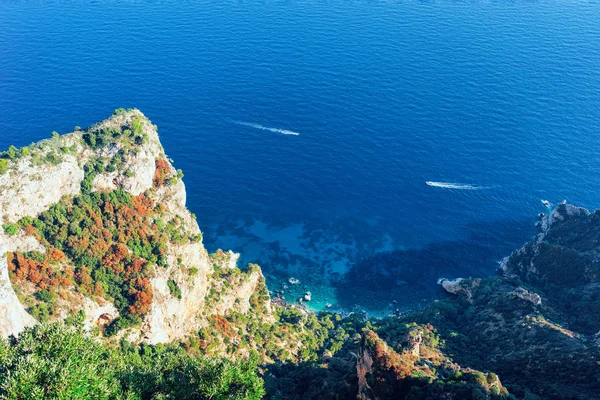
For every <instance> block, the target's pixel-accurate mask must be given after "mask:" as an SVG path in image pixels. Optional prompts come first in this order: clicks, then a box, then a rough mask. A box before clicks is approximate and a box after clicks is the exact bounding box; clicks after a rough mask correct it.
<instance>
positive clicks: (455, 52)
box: [0, 0, 600, 308]
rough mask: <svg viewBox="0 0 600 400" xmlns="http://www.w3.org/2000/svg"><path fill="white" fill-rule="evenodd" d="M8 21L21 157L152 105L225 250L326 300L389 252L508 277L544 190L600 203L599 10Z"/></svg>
mask: <svg viewBox="0 0 600 400" xmlns="http://www.w3.org/2000/svg"><path fill="white" fill-rule="evenodd" d="M0 28H1V29H0V94H1V95H0V145H1V146H0V147H3V148H5V147H7V146H8V145H10V144H15V145H17V146H21V145H26V144H28V143H30V142H33V141H37V140H40V139H42V138H45V137H48V136H49V135H50V132H51V131H53V130H57V131H59V132H69V131H71V130H72V128H73V127H74V126H75V125H80V126H87V125H90V124H92V123H94V122H96V121H98V120H101V119H104V118H106V117H107V116H109V115H110V114H111V112H112V110H114V109H115V108H118V107H137V108H139V109H140V110H142V111H143V112H144V113H145V114H146V115H147V116H148V117H149V118H150V119H152V121H153V122H154V123H156V124H157V125H158V126H159V133H160V135H161V139H162V141H163V144H164V147H165V149H166V151H167V153H168V154H169V156H170V157H172V158H173V159H174V160H175V165H176V167H177V168H181V169H183V170H184V172H185V178H184V180H185V182H186V184H187V189H188V206H189V208H190V209H191V210H192V211H193V212H194V213H196V214H197V216H198V221H199V223H200V225H201V228H202V229H203V230H204V233H205V244H206V245H207V247H208V248H209V249H210V250H214V249H216V248H218V247H223V248H232V249H233V250H234V251H239V252H241V253H242V254H243V261H244V262H251V261H252V262H256V261H258V262H260V263H261V265H262V267H263V269H264V270H265V273H266V274H267V277H268V280H269V283H270V286H271V287H272V288H274V290H275V289H277V290H279V285H281V284H283V283H285V281H287V279H288V278H289V277H290V276H295V277H296V278H299V279H300V280H301V282H302V283H301V285H298V287H297V288H296V287H295V286H294V287H292V294H289V295H288V297H289V296H298V295H299V294H300V295H301V294H302V293H304V291H306V290H310V291H312V292H313V296H314V297H315V299H314V300H313V303H312V304H314V305H313V307H315V308H319V307H323V306H324V304H325V303H333V304H334V305H335V304H338V303H340V302H341V300H340V294H341V292H348V291H354V292H355V294H354V298H355V299H356V302H357V303H359V304H360V302H361V296H360V290H361V288H360V282H350V283H348V282H347V283H346V286H342V289H340V286H338V287H337V288H336V287H335V281H336V280H339V279H340V276H341V275H343V274H344V273H345V272H346V271H348V269H349V268H353V267H354V268H357V266H358V265H359V261H361V260H362V261H364V260H369V259H370V258H372V257H374V255H376V254H380V253H387V252H390V251H400V252H402V251H405V250H410V249H416V250H419V249H420V250H422V249H435V250H431V251H434V252H438V253H439V252H447V250H449V249H450V250H452V249H454V250H456V249H457V248H460V249H462V248H463V247H460V246H458V245H454V243H456V244H459V243H460V244H461V245H464V244H465V243H466V247H465V248H464V250H461V251H455V252H452V251H450V252H449V254H452V255H451V256H449V257H451V258H452V261H454V262H456V264H457V265H458V270H453V271H449V272H451V273H454V274H456V275H460V274H461V273H464V274H473V273H476V272H479V274H481V275H486V274H492V273H494V267H493V265H491V264H490V262H488V261H490V260H492V259H494V260H495V259H496V258H499V257H500V254H504V255H507V254H509V252H510V249H511V248H513V247H514V246H515V245H516V244H517V243H521V242H523V241H525V240H526V239H527V238H528V237H530V236H531V235H532V234H533V233H534V228H533V224H534V222H535V218H536V215H537V214H538V213H539V212H540V211H543V210H544V209H543V207H542V205H541V203H540V201H541V200H542V199H548V200H550V201H551V202H553V203H556V202H558V201H561V200H563V199H567V200H568V201H570V202H573V203H575V204H578V205H583V206H587V207H592V208H593V207H595V206H598V205H600V191H599V190H598V180H599V177H600V157H599V156H598V155H599V154H600V136H599V133H598V128H599V127H600V68H599V66H600V4H599V3H598V2H596V1H577V2H574V1H485V2H482V1H449V0H448V1H445V0H442V1H426V0H425V1H413V0H405V1H375V0H371V1H367V0H365V1H359V0H356V1H344V0H328V1H294V0H289V1H271V0H263V1H245V0H240V1H210V0H199V1H127V0H125V1H123V0H120V1H110V0H106V1H91V2H76V1H8V0H2V1H0ZM263 128H271V129H263ZM285 133H288V134H285ZM289 133H298V135H294V134H289ZM426 182H430V183H431V184H429V185H428V184H426ZM432 182H433V183H432ZM439 244H443V246H438V245H439ZM470 245H473V246H474V247H475V248H477V249H479V250H478V251H482V252H483V253H485V251H486V250H485V248H486V246H487V245H489V246H488V247H492V246H493V247H494V248H495V249H496V250H493V251H492V250H490V251H489V252H488V253H485V254H483V255H482V260H486V261H485V262H484V261H482V262H481V266H480V268H479V269H477V268H476V266H475V267H474V266H473V262H472V260H470V261H465V260H466V259H463V258H462V256H461V254H463V255H465V257H467V256H469V255H470V254H471V253H472V249H471V247H469V246H470ZM481 247H483V248H484V250H481ZM498 248H500V249H501V251H500V252H498ZM428 251H429V250H428ZM467 258H468V257H467ZM464 264H469V265H468V267H467V266H465V269H464V271H461V270H460V268H461V265H464ZM428 267H429V266H428V265H423V266H422V268H424V269H426V268H428ZM442 270H443V269H442ZM332 277H333V278H332ZM389 279H394V280H397V281H398V282H399V284H398V285H399V287H400V288H401V287H402V285H403V284H404V283H403V282H404V280H403V277H402V276H393V277H389ZM332 282H333V283H332ZM424 284H425V285H432V287H433V286H435V282H433V281H431V282H429V281H428V282H426V283H424ZM409 285H410V282H409ZM290 286H293V285H290ZM281 288H282V289H286V290H289V289H288V288H285V287H283V286H281ZM344 288H345V289H344ZM294 290H295V291H294ZM340 290H341V292H340ZM394 296H397V295H396V294H394ZM410 296H413V297H414V296H417V297H419V298H418V299H416V298H415V299H413V300H414V301H421V297H423V296H422V295H421V293H418V294H415V293H412V292H411V291H410V290H407V291H406V296H405V297H410ZM363 300H364V299H363ZM365 301H366V302H368V301H367V300H365ZM414 301H412V302H413V303H414ZM346 303H347V301H346ZM346 303H344V305H347V304H346ZM409 303H410V302H409Z"/></svg>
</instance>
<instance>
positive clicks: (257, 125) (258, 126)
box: [231, 121, 300, 136]
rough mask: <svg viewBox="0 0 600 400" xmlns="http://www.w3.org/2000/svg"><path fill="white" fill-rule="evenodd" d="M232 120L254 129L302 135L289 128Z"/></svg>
mask: <svg viewBox="0 0 600 400" xmlns="http://www.w3.org/2000/svg"><path fill="white" fill-rule="evenodd" d="M231 122H233V123H234V124H238V125H241V126H247V127H250V128H254V129H262V130H263V131H269V132H275V133H281V134H283V135H294V136H298V135H300V133H299V132H294V131H290V130H287V129H279V128H269V127H268V126H264V125H260V124H253V123H251V122H244V121H231Z"/></svg>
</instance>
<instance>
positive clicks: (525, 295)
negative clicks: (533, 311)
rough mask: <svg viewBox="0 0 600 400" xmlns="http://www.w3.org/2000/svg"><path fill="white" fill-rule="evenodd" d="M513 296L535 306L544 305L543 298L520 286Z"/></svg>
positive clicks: (513, 292)
mask: <svg viewBox="0 0 600 400" xmlns="http://www.w3.org/2000/svg"><path fill="white" fill-rule="evenodd" d="M511 295H513V296H515V297H518V298H520V299H522V300H525V301H528V302H530V303H531V304H533V305H535V306H539V305H540V304H542V298H541V297H540V296H539V295H538V294H537V293H534V292H530V291H529V290H527V289H525V288H523V287H521V286H519V287H517V288H516V289H515V290H514V291H512V293H511Z"/></svg>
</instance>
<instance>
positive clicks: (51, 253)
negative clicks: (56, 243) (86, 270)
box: [48, 247, 65, 262]
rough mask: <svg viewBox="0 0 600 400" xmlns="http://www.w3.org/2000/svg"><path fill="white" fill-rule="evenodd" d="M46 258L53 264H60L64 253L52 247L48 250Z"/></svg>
mask: <svg viewBox="0 0 600 400" xmlns="http://www.w3.org/2000/svg"><path fill="white" fill-rule="evenodd" d="M48 258H50V261H53V262H62V261H63V260H64V259H65V253H63V252H62V251H60V250H59V249H57V248H54V247H53V248H51V249H50V250H48Z"/></svg>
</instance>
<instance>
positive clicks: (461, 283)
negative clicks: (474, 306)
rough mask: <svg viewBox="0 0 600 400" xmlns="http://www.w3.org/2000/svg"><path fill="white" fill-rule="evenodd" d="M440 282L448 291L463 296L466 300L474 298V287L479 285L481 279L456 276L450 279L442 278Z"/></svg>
mask: <svg viewBox="0 0 600 400" xmlns="http://www.w3.org/2000/svg"><path fill="white" fill-rule="evenodd" d="M438 282H439V284H440V285H441V286H442V288H443V289H444V290H445V291H446V292H448V293H450V294H454V295H460V296H463V297H464V298H465V299H466V300H468V301H471V299H472V298H473V289H474V288H476V287H477V286H479V284H480V283H481V279H463V278H456V279H454V280H449V279H446V278H442V279H440V280H439V281H438Z"/></svg>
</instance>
